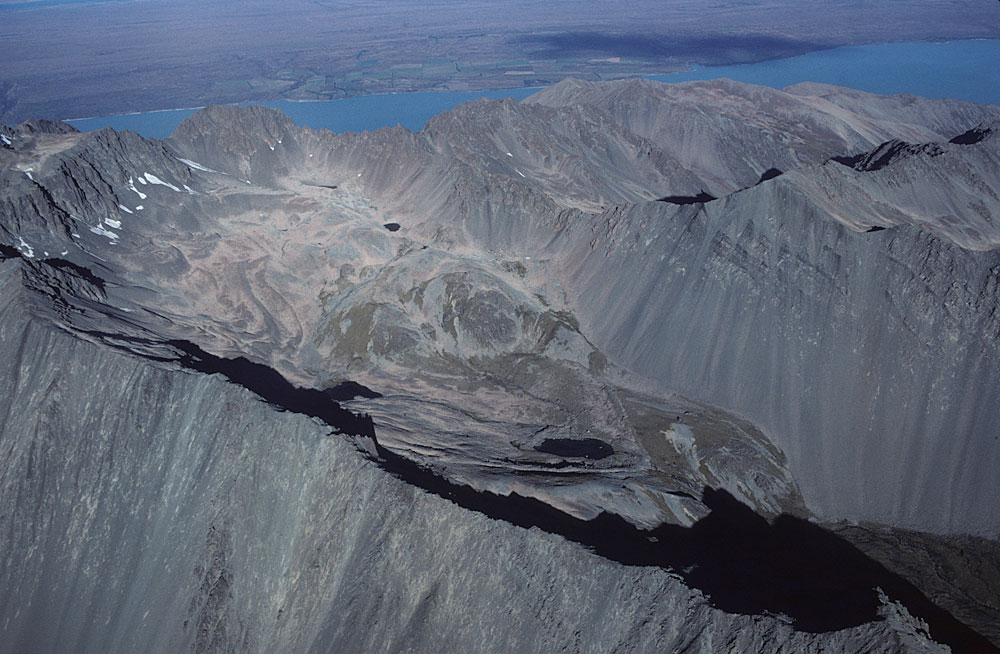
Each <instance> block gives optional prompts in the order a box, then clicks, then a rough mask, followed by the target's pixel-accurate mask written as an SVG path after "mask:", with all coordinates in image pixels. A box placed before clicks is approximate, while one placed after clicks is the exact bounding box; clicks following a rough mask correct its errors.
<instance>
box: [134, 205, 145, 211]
mask: <svg viewBox="0 0 1000 654" xmlns="http://www.w3.org/2000/svg"><path fill="white" fill-rule="evenodd" d="M145 208H146V207H144V206H142V205H141V204H140V205H138V206H136V208H135V210H136V211H142V210H143V209H145Z"/></svg>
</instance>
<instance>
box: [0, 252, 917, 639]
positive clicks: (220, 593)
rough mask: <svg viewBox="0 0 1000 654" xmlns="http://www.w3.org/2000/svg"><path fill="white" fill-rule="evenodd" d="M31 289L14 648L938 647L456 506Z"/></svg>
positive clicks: (16, 354)
mask: <svg viewBox="0 0 1000 654" xmlns="http://www.w3.org/2000/svg"><path fill="white" fill-rule="evenodd" d="M24 268H25V264H23V263H22V262H20V261H18V260H8V261H6V262H4V263H2V264H0V272H2V274H3V294H2V298H3V308H2V309H0V312H2V313H0V352H2V355H3V356H2V357H0V362H2V363H0V365H2V367H3V368H2V372H3V374H2V375H0V379H2V382H0V383H2V385H3V394H2V399H0V403H2V404H0V411H2V414H3V415H4V417H5V418H4V423H3V426H2V431H0V443H3V445H4V446H3V448H2V451H3V454H2V459H0V464H2V470H3V475H2V477H0V502H2V504H3V506H5V507H6V509H5V510H4V512H3V514H2V522H0V551H2V552H3V565H2V567H0V582H2V583H3V586H4V588H5V592H4V594H3V598H2V599H0V616H2V622H0V635H2V639H3V642H4V646H5V648H7V649H9V650H10V651H17V652H26V653H28V652H58V651H75V652H134V651H149V652H178V651H193V652H273V651H297V652H298V651H302V652H304V651H315V652H338V651H365V652H392V651H398V650H399V649H401V648H406V649H410V650H413V651H456V652H457V651H463V652H492V651H497V650H498V649H502V650H503V651H526V652H542V651H553V650H555V649H561V648H568V649H572V650H575V651H593V652H601V651H622V650H638V651H662V650H676V649H684V648H688V649H690V650H691V651H704V652H711V651H715V650H716V648H717V646H718V644H719V643H723V642H724V643H728V644H732V645H733V646H734V647H738V648H739V649H740V650H741V651H762V652H763V651H773V648H774V647H775V646H780V647H788V648H791V649H794V650H801V651H809V650H813V649H815V648H816V647H818V646H819V644H820V643H822V644H823V646H825V647H833V648H836V649H837V650H838V651H870V648H871V647H872V646H873V644H878V646H879V647H881V648H883V649H884V651H897V650H901V649H902V648H903V647H904V645H907V644H911V645H916V646H918V647H920V648H932V647H933V646H932V645H931V644H930V643H929V642H928V641H927V639H926V636H925V635H923V633H922V628H921V627H920V625H919V624H918V623H916V622H914V621H913V620H912V618H909V617H908V615H907V614H906V612H905V611H904V610H902V609H900V607H899V606H898V605H895V604H892V603H888V604H885V605H883V607H882V608H881V609H880V611H881V612H882V613H883V614H884V615H886V616H888V617H889V621H888V622H879V623H870V624H862V625H860V626H857V627H852V628H844V629H841V630H838V631H836V632H834V633H824V634H811V633H806V632H801V631H796V630H794V629H793V628H792V626H791V625H790V624H788V623H787V622H786V621H782V620H778V619H775V618H762V617H759V616H756V617H755V616H741V615H734V614H730V613H726V612H724V611H721V610H718V609H715V608H713V607H712V606H711V604H710V602H709V600H708V599H707V598H706V597H705V596H704V595H703V594H702V593H700V592H698V591H695V590H691V589H690V588H688V587H687V586H686V585H685V584H684V583H683V582H682V581H681V580H680V579H679V578H678V577H676V576H675V575H673V574H670V573H669V572H667V571H665V570H661V569H659V568H648V567H625V566H622V565H619V564H617V563H614V562H612V561H609V560H607V559H604V558H602V557H600V556H597V555H595V554H592V553H589V552H587V551H586V550H585V549H583V548H581V547H579V546H578V545H576V544H574V543H570V542H568V541H566V540H564V539H563V538H561V537H558V536H554V535H550V534H546V533H544V532H542V531H539V530H537V529H533V530H526V529H523V528H520V527H516V526H513V525H510V524H507V523H505V522H502V521H499V520H495V519H491V518H488V517H486V516H484V515H482V514H480V513H477V512H475V511H469V510H467V509H465V508H461V507H459V506H456V505H455V504H453V503H452V502H451V501H449V500H446V499H443V498H440V497H437V496H435V495H432V494H429V493H426V492H424V491H421V490H419V489H416V488H414V487H413V486H412V485H410V484H408V483H406V482H404V481H401V480H399V479H397V478H395V477H393V476H392V475H390V474H388V473H387V472H385V471H383V470H381V469H380V468H379V467H378V466H377V465H375V464H374V463H372V462H371V461H370V460H368V459H366V458H365V457H364V456H362V454H361V453H360V452H359V450H358V449H356V448H355V447H352V445H351V444H350V443H349V442H348V441H346V440H345V439H344V437H343V436H340V435H336V434H332V433H331V430H330V428H329V427H328V426H327V425H324V424H322V423H321V422H319V421H317V420H315V419H311V418H308V417H305V416H302V415H297V414H295V413H290V412H281V411H278V410H276V409H274V408H272V407H269V406H268V405H267V404H265V403H264V402H262V401H261V400H260V398H259V397H257V396H255V395H254V394H253V393H251V392H249V391H247V390H245V389H244V388H241V387H239V386H237V385H234V384H231V383H228V382H226V381H225V380H223V379H222V378H221V377H220V376H219V375H204V374H198V373H193V372H190V371H185V370H182V369H178V367H177V366H176V365H173V364H169V363H164V362H156V361H151V360H149V359H146V358H141V357H139V356H137V355H136V354H134V353H123V352H120V351H115V349H114V348H112V347H109V345H107V344H106V343H105V344H102V343H94V342H88V341H87V340H83V339H81V338H78V337H75V336H72V335H70V334H67V333H65V332H63V331H62V330H60V329H57V328H54V327H52V326H49V325H47V324H44V322H42V321H39V320H37V319H36V318H35V317H34V316H32V312H31V304H32V299H31V298H30V293H29V292H26V291H25V290H24V288H23V285H22V281H21V278H22V276H23V275H25V274H30V271H26V270H24ZM925 651H932V649H927V650H925Z"/></svg>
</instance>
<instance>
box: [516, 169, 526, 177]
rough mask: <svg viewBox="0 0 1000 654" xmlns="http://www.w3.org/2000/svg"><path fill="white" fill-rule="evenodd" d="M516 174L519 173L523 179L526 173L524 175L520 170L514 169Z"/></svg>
mask: <svg viewBox="0 0 1000 654" xmlns="http://www.w3.org/2000/svg"><path fill="white" fill-rule="evenodd" d="M514 172H516V173H517V174H518V175H520V176H521V177H524V173H522V172H521V171H520V170H518V169H517V168H515V169H514Z"/></svg>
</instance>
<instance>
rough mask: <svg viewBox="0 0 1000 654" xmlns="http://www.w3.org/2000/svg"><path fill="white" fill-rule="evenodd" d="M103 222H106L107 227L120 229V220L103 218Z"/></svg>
mask: <svg viewBox="0 0 1000 654" xmlns="http://www.w3.org/2000/svg"><path fill="white" fill-rule="evenodd" d="M104 222H106V223H107V224H108V226H109V227H113V228H114V229H121V228H122V222H121V221H120V220H115V219H114V218H105V219H104Z"/></svg>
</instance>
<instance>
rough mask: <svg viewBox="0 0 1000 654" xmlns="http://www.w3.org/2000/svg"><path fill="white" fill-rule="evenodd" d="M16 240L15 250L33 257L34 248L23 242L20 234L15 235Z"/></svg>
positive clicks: (30, 257)
mask: <svg viewBox="0 0 1000 654" xmlns="http://www.w3.org/2000/svg"><path fill="white" fill-rule="evenodd" d="M17 240H18V244H17V251H18V252H20V253H21V254H23V255H24V256H26V257H28V258H29V259H34V258H35V250H34V248H32V247H31V246H30V245H28V244H27V243H25V241H24V239H23V238H21V237H20V236H18V237H17Z"/></svg>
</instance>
